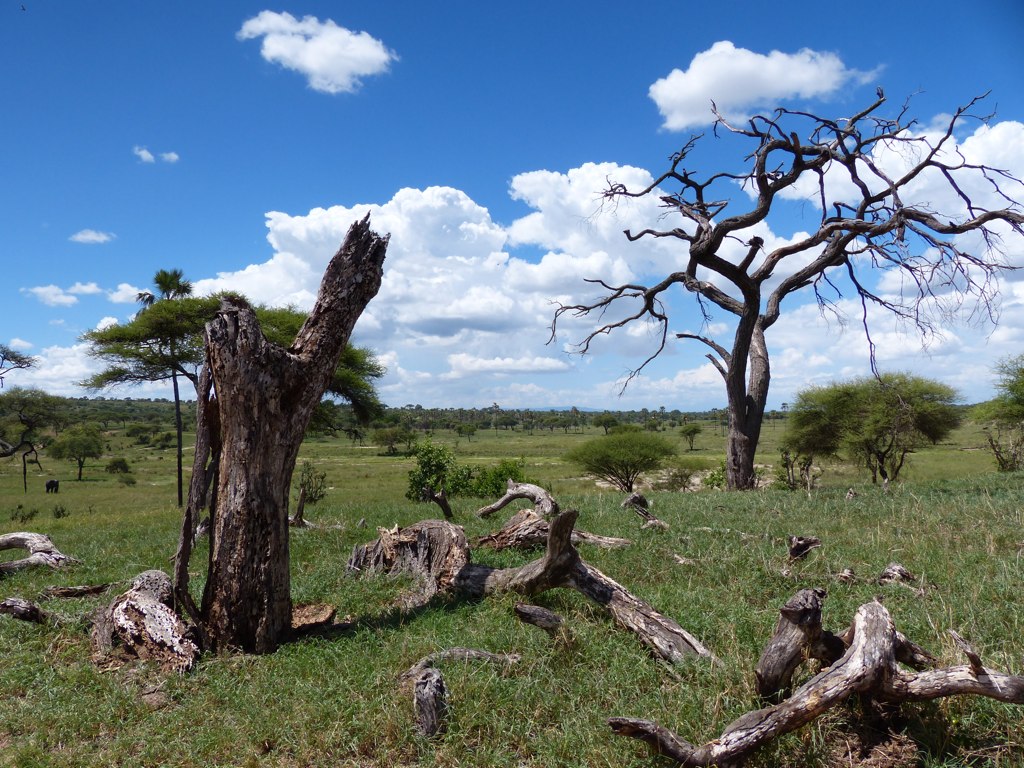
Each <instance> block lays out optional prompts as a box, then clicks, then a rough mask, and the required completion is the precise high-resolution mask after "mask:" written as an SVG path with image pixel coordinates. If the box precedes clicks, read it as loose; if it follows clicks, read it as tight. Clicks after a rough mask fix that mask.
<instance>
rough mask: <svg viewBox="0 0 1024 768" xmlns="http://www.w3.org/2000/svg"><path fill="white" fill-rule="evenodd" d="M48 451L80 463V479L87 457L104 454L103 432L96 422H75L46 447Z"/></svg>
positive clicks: (58, 456) (60, 457)
mask: <svg viewBox="0 0 1024 768" xmlns="http://www.w3.org/2000/svg"><path fill="white" fill-rule="evenodd" d="M46 453H47V455H49V456H52V457H53V458H55V459H69V460H70V461H73V462H75V463H76V464H77V465H78V479H79V481H81V479H82V468H83V467H84V466H85V461H86V459H98V458H99V457H100V456H102V455H103V434H102V433H101V432H100V428H99V427H98V426H96V425H95V424H75V425H74V426H73V427H69V428H68V429H66V430H65V431H64V432H63V433H62V434H61V435H60V437H58V438H57V439H56V440H54V441H53V442H52V443H50V445H48V446H47V447H46Z"/></svg>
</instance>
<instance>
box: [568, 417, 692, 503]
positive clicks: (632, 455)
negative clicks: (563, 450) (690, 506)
mask: <svg viewBox="0 0 1024 768" xmlns="http://www.w3.org/2000/svg"><path fill="white" fill-rule="evenodd" d="M675 452H676V449H675V446H673V445H672V443H670V442H669V441H668V440H666V439H665V438H663V437H661V436H659V435H655V434H652V433H649V432H638V431H632V430H630V431H622V432H612V433H611V434H609V435H605V436H603V437H599V438H597V439H595V440H588V441H587V442H585V443H582V444H581V445H579V446H577V447H576V448H574V449H573V450H571V451H569V453H567V454H566V456H565V458H566V460H567V461H570V462H572V463H573V464H578V465H580V466H581V467H583V469H584V470H585V471H586V472H588V473H590V474H592V475H596V476H597V477H599V478H601V479H602V480H606V481H607V482H609V483H611V484H612V485H614V486H615V487H616V488H618V489H619V490H620V491H623V492H624V493H631V492H632V491H633V486H634V485H635V484H636V481H637V479H638V478H639V477H640V475H641V474H642V473H644V472H650V471H652V470H655V469H658V468H659V467H661V464H662V462H663V461H664V460H665V459H666V458H668V457H669V456H672V455H673V454H675Z"/></svg>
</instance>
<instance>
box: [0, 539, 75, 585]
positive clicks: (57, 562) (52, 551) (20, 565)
mask: <svg viewBox="0 0 1024 768" xmlns="http://www.w3.org/2000/svg"><path fill="white" fill-rule="evenodd" d="M5 549H24V550H25V551H26V552H28V553H29V556H28V557H23V558H21V559H20V560H6V561H4V562H0V576H2V575H4V574H6V573H15V572H16V571H21V570H24V569H25V568H32V567H33V566H37V565H45V566H47V567H48V568H62V567H63V566H65V565H68V564H69V563H76V562H78V561H77V560H75V559H74V558H71V557H68V556H67V555H65V554H64V553H63V552H61V551H60V550H59V549H57V547H55V546H54V545H53V542H52V541H50V537H49V536H46V535H45V534H42V533H30V532H28V531H20V532H17V533H5V534H2V535H0V551H3V550H5Z"/></svg>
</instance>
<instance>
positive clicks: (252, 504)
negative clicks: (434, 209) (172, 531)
mask: <svg viewBox="0 0 1024 768" xmlns="http://www.w3.org/2000/svg"><path fill="white" fill-rule="evenodd" d="M387 243H388V239H387V238H386V237H380V236H378V235H377V234H376V233H374V232H372V231H371V230H370V227H369V216H367V217H366V218H364V219H363V220H362V221H360V222H356V223H355V224H353V225H352V227H351V228H350V229H349V232H348V235H347V236H346V238H345V242H344V243H343V244H342V246H341V248H340V250H339V251H338V252H337V254H335V256H334V258H333V259H332V260H331V262H330V263H329V264H328V266H327V270H326V272H325V274H324V278H323V281H322V283H321V285H320V293H319V296H318V297H317V301H316V304H315V306H314V307H313V310H312V312H311V313H310V315H309V318H308V319H307V320H306V322H305V324H304V325H303V327H302V329H301V330H300V331H299V333H298V336H297V337H296V339H295V341H294V342H293V343H292V345H291V347H289V348H288V349H284V348H282V347H279V346H277V345H276V344H271V343H270V342H268V341H267V340H266V339H265V338H264V336H263V333H262V332H261V331H260V327H259V323H258V321H257V319H256V315H255V313H254V312H253V310H252V308H251V307H250V306H249V305H248V304H246V303H244V302H238V301H232V300H230V299H226V300H225V301H224V303H223V304H222V307H221V310H220V311H219V313H218V315H217V317H216V318H215V319H214V320H212V321H211V322H210V323H208V324H207V326H206V368H207V369H208V370H209V372H210V381H209V386H208V387H206V388H205V391H203V392H201V393H200V402H199V411H200V413H202V414H204V415H203V417H202V418H200V419H198V422H199V423H198V425H197V428H200V429H206V430H215V431H216V434H215V435H212V436H211V435H206V434H199V435H198V436H197V441H201V442H202V443H203V444H204V445H205V446H208V447H209V449H210V450H216V449H217V448H219V454H220V458H219V462H218V464H217V466H216V468H215V469H214V470H212V471H214V472H215V473H216V478H217V481H216V482H217V484H216V489H215V491H214V497H213V499H212V500H211V502H210V507H211V522H212V525H211V531H210V563H209V570H208V576H207V580H206V587H205V590H204V592H203V600H202V607H201V609H200V610H199V616H200V624H201V629H202V631H203V634H204V637H205V642H206V643H207V644H208V645H209V650H213V651H224V650H229V649H241V650H244V651H248V652H254V653H268V652H270V651H273V650H274V649H275V648H276V647H277V646H278V644H279V643H280V642H281V641H282V640H284V639H285V637H286V636H287V635H288V633H289V631H290V628H291V608H292V606H291V596H290V576H289V556H288V494H289V489H290V486H291V478H292V472H293V470H294V468H295V460H296V456H297V455H298V450H299V446H300V444H301V443H302V439H303V437H304V436H305V432H306V426H307V425H308V423H309V418H310V415H311V413H312V411H313V408H314V407H315V406H316V404H317V403H318V402H319V401H320V398H321V397H322V396H323V393H324V391H325V390H326V388H327V385H328V383H329V381H330V378H331V375H332V374H333V372H334V370H335V368H336V367H337V365H338V360H339V359H340V356H341V353H342V351H343V350H344V348H345V345H346V343H347V342H348V339H349V336H350V334H351V332H352V328H353V327H354V326H355V323H356V320H357V319H358V318H359V315H360V314H361V313H362V311H363V309H364V308H365V307H366V305H367V304H368V303H369V301H370V299H372V298H373V297H374V296H375V295H376V293H377V291H378V289H379V288H380V283H381V277H382V272H383V262H384V254H385V252H386V250H387ZM211 411H212V412H211ZM211 455H212V454H210V453H201V452H200V451H199V450H197V451H196V458H195V463H196V470H197V471H195V472H194V474H193V480H192V483H193V487H192V488H191V489H190V493H189V497H190V504H189V507H190V509H189V510H188V511H187V512H186V515H185V524H184V525H183V529H182V541H181V543H180V544H179V555H178V557H179V560H180V558H182V557H183V556H184V557H185V558H186V562H185V563H184V564H183V563H181V562H179V563H177V564H176V568H175V574H176V587H177V590H178V594H179V599H181V600H184V601H185V602H186V604H187V602H188V598H187V597H186V594H187V555H188V554H189V553H190V550H191V547H190V545H189V546H185V545H184V542H185V538H186V537H192V536H193V532H194V525H195V522H196V520H197V512H198V510H196V509H194V508H192V506H193V505H192V503H191V502H192V499H193V496H195V498H197V499H202V498H203V497H204V496H205V488H204V485H205V484H206V482H207V480H208V477H209V473H210V471H211V468H209V467H208V466H207V461H208V459H209V458H210V456H211ZM193 492H194V493H193Z"/></svg>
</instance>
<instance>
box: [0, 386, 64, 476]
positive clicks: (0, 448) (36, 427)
mask: <svg viewBox="0 0 1024 768" xmlns="http://www.w3.org/2000/svg"><path fill="white" fill-rule="evenodd" d="M63 411H64V400H63V399H62V398H59V397H57V396H56V395H50V394H47V393H46V392H43V391H42V390H40V389H24V388H21V387H13V388H12V389H9V390H7V391H6V392H4V393H3V394H2V395H0V458H6V457H8V456H13V455H14V454H16V453H17V452H18V451H21V481H22V485H23V487H24V490H25V492H26V493H28V464H29V462H34V463H35V464H36V465H37V466H40V465H39V442H40V438H41V437H42V432H43V430H44V429H45V428H47V427H50V426H53V424H54V423H55V421H56V420H57V419H58V418H59V417H60V414H61V413H62V412H63Z"/></svg>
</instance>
